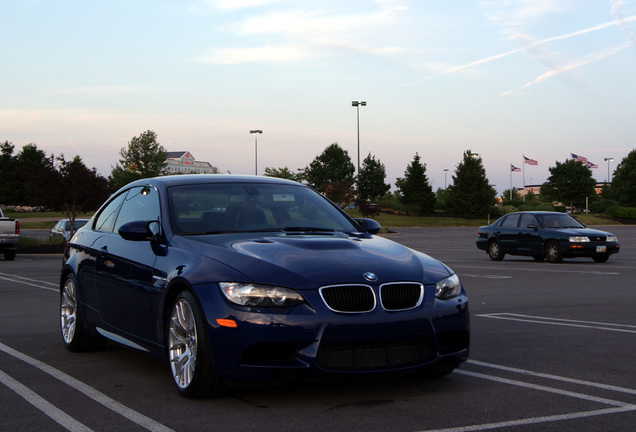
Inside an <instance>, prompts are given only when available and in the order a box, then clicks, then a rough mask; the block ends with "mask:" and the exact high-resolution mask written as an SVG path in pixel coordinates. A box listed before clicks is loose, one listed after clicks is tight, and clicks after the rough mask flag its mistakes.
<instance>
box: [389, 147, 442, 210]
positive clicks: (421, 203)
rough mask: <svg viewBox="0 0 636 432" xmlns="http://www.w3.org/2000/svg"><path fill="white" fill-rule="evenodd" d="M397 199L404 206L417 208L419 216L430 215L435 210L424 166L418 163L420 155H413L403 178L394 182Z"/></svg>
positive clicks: (433, 196)
mask: <svg viewBox="0 0 636 432" xmlns="http://www.w3.org/2000/svg"><path fill="white" fill-rule="evenodd" d="M395 186H396V187H397V193H398V198H399V199H400V201H401V202H402V203H404V204H406V205H411V206H415V207H417V209H418V211H419V214H424V213H431V212H433V211H434V210H435V194H434V193H433V188H432V187H431V185H430V184H428V178H427V177H426V165H423V164H422V163H421V162H420V155H419V154H417V153H415V157H414V158H413V161H412V162H411V163H410V164H409V165H408V166H407V167H406V171H404V177H403V178H398V179H397V180H396V181H395Z"/></svg>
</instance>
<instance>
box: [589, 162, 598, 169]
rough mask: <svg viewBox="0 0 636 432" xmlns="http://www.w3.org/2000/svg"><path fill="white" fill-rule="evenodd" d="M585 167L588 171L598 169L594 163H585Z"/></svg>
mask: <svg viewBox="0 0 636 432" xmlns="http://www.w3.org/2000/svg"><path fill="white" fill-rule="evenodd" d="M587 167H588V168H589V169H596V168H598V165H596V164H595V163H592V162H590V161H587Z"/></svg>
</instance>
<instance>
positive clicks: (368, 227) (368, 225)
mask: <svg viewBox="0 0 636 432" xmlns="http://www.w3.org/2000/svg"><path fill="white" fill-rule="evenodd" d="M356 222H358V225H360V226H361V227H362V229H363V230H365V231H366V232H368V233H369V234H377V233H379V232H380V228H382V227H381V226H380V224H379V223H378V222H377V221H375V220H373V219H364V218H363V219H356Z"/></svg>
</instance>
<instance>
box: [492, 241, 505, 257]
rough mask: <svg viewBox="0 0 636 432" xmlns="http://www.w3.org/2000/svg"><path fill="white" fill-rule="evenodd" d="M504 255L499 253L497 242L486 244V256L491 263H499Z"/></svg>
mask: <svg viewBox="0 0 636 432" xmlns="http://www.w3.org/2000/svg"><path fill="white" fill-rule="evenodd" d="M505 255H506V254H505V253H503V252H502V251H501V246H500V245H499V242H498V241H497V240H492V241H491V242H490V243H488V256H489V257H490V259H491V260H493V261H501V260H502V259H504V256H505Z"/></svg>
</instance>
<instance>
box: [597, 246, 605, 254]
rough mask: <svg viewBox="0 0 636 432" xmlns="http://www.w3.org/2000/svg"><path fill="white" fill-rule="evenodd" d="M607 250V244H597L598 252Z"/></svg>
mask: <svg viewBox="0 0 636 432" xmlns="http://www.w3.org/2000/svg"><path fill="white" fill-rule="evenodd" d="M606 251H607V246H596V252H597V253H603V252H606Z"/></svg>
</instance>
